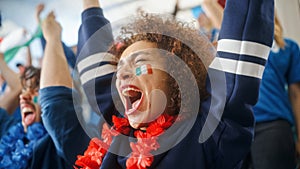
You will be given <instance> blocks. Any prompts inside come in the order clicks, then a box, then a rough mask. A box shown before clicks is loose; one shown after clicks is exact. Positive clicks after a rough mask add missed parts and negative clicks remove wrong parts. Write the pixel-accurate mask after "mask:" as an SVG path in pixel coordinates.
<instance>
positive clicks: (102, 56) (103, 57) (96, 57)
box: [77, 52, 117, 73]
mask: <svg viewBox="0 0 300 169" xmlns="http://www.w3.org/2000/svg"><path fill="white" fill-rule="evenodd" d="M100 62H117V58H116V57H115V56H114V55H112V54H110V53H107V52H101V53H96V54H93V55H91V56H88V57H86V58H85V59H83V60H81V61H80V62H78V64H77V68H78V72H79V73H80V72H81V71H82V70H83V69H85V68H87V67H89V66H91V65H93V64H95V63H100Z"/></svg>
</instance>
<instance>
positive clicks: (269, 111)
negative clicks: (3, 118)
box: [253, 39, 300, 124]
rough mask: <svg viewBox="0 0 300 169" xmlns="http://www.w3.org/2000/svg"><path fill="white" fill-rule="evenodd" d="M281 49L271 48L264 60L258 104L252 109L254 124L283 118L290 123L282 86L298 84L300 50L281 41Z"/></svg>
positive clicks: (289, 106)
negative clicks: (264, 65) (283, 44)
mask: <svg viewBox="0 0 300 169" xmlns="http://www.w3.org/2000/svg"><path fill="white" fill-rule="evenodd" d="M285 43H286V45H285V48H284V49H279V48H278V47H277V48H276V47H275V48H274V47H273V50H272V52H271V53H270V56H269V59H268V61H267V64H266V67H265V71H264V74H263V80H262V83H261V86H260V89H259V98H258V102H257V104H256V105H255V107H254V108H253V110H254V115H255V118H256V122H266V121H272V120H277V119H284V120H287V121H289V122H290V123H291V124H294V118H293V112H292V108H291V103H290V101H289V97H288V91H287V89H286V87H287V86H288V85H291V84H293V83H296V82H300V73H299V71H300V55H299V53H300V51H299V47H298V45H297V44H296V43H295V42H294V41H292V40H289V39H285Z"/></svg>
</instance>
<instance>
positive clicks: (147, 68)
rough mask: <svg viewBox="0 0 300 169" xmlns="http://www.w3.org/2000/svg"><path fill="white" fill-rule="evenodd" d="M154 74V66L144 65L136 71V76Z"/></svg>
mask: <svg viewBox="0 0 300 169" xmlns="http://www.w3.org/2000/svg"><path fill="white" fill-rule="evenodd" d="M142 74H152V66H151V65H150V64H146V65H142V66H140V67H137V68H136V69H135V75H137V76H140V75H142Z"/></svg>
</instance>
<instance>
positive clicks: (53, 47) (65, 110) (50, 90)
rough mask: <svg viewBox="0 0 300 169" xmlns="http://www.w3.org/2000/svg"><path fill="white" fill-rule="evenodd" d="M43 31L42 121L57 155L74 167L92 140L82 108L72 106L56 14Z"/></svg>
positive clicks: (69, 77) (44, 24)
mask: <svg viewBox="0 0 300 169" xmlns="http://www.w3.org/2000/svg"><path fill="white" fill-rule="evenodd" d="M42 29H43V34H44V36H45V39H46V41H47V44H46V48H45V56H44V59H43V64H42V72H41V81H40V88H41V89H40V91H39V94H40V96H39V99H40V104H41V108H42V120H43V123H44V126H45V128H46V130H47V132H48V133H49V135H50V136H51V138H52V140H53V142H54V144H55V147H56V150H57V152H58V154H59V155H60V156H61V157H62V158H63V159H64V160H65V161H66V163H68V164H69V165H70V166H72V164H74V163H75V160H76V156H77V154H80V153H82V152H83V151H84V147H86V146H87V145H88V142H89V140H90V138H89V137H88V136H87V135H86V133H85V132H84V130H83V129H82V127H81V125H80V123H79V120H78V119H77V116H76V111H81V108H80V106H78V105H74V102H73V97H72V94H73V92H72V89H71V88H72V78H71V75H70V71H69V69H68V65H67V61H66V57H65V55H64V51H63V47H62V43H61V26H60V25H59V23H57V22H56V21H55V16H54V14H53V12H51V13H50V14H49V15H48V16H47V18H46V19H45V21H44V22H43V25H42ZM75 110H76V111H75Z"/></svg>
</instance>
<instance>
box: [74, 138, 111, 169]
mask: <svg viewBox="0 0 300 169" xmlns="http://www.w3.org/2000/svg"><path fill="white" fill-rule="evenodd" d="M108 148H109V146H108V145H107V144H106V143H104V142H103V141H101V140H99V139H98V138H93V139H92V140H91V141H90V144H89V146H88V149H87V150H86V151H85V152H84V155H83V156H81V155H78V156H77V160H76V162H75V165H76V166H79V167H81V168H83V169H94V168H95V169H98V168H99V167H100V166H101V163H102V159H103V157H104V155H105V154H106V152H107V149H108Z"/></svg>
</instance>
